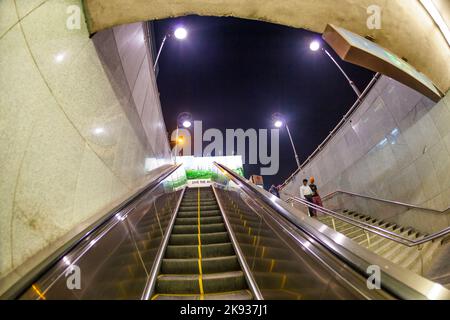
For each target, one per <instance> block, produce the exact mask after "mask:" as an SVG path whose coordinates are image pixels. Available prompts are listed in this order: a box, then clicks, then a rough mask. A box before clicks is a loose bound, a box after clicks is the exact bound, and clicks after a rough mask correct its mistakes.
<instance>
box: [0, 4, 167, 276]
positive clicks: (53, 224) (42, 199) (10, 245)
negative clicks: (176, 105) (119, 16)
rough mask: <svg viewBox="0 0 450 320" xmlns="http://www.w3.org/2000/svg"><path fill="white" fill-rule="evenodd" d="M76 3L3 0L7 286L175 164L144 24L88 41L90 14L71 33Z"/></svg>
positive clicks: (1, 178)
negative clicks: (11, 277) (155, 171)
mask: <svg viewBox="0 0 450 320" xmlns="http://www.w3.org/2000/svg"><path fill="white" fill-rule="evenodd" d="M70 5H77V6H79V7H80V8H81V6H82V3H81V1H73V0H67V1H66V0H48V1H31V0H27V1H12V0H2V1H0V57H1V58H0V278H1V277H3V278H4V279H5V277H4V276H5V275H8V274H10V272H11V271H13V270H16V268H17V267H19V266H21V265H22V264H23V263H24V262H26V261H28V260H29V259H30V258H31V257H34V256H35V255H36V253H39V252H42V250H45V249H46V248H49V246H52V245H54V244H55V243H57V241H59V239H61V238H62V237H64V236H65V235H67V233H69V232H71V231H73V230H74V228H76V227H77V226H80V225H81V224H82V222H83V221H86V220H88V219H91V218H92V217H95V216H96V215H99V214H103V213H104V212H105V211H106V210H108V209H110V208H111V207H112V206H113V205H114V204H116V203H117V202H118V201H121V200H123V199H124V198H126V197H127V196H128V195H129V194H130V193H133V192H135V191H136V190H137V189H138V188H140V187H141V186H142V185H143V184H144V183H146V182H147V180H148V172H147V171H148V169H151V167H150V168H148V167H147V168H146V163H147V165H148V164H149V163H150V164H152V167H156V166H158V165H161V164H163V163H167V162H169V161H171V158H170V154H169V145H168V140H167V133H166V129H165V125H164V121H163V118H162V114H161V110H160V104H159V97H158V92H157V89H156V84H155V77H154V74H153V71H152V68H151V60H150V59H149V53H148V52H147V49H146V48H147V47H146V45H145V39H144V30H143V29H142V24H141V23H138V24H135V25H132V26H127V27H120V28H115V29H114V30H112V29H110V30H105V31H102V32H99V33H97V34H96V35H95V36H93V38H90V37H89V32H88V30H87V26H86V24H85V22H84V21H85V18H84V16H82V17H81V29H75V30H70V29H68V28H67V26H66V22H67V18H68V17H69V15H68V14H67V8H68V7H69V6H70ZM149 159H150V160H151V161H148V160H149ZM6 278H8V277H6Z"/></svg>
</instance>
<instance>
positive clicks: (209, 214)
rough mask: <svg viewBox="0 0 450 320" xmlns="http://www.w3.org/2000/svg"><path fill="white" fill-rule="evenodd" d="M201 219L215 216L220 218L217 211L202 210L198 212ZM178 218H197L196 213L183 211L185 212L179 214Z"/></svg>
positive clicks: (195, 211) (194, 211)
mask: <svg viewBox="0 0 450 320" xmlns="http://www.w3.org/2000/svg"><path fill="white" fill-rule="evenodd" d="M200 216H201V217H215V216H222V215H221V213H220V211H219V210H202V211H201V212H200ZM177 217H178V218H196V217H198V211H197V210H193V211H185V212H179V213H178V216H177Z"/></svg>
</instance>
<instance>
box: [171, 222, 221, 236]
mask: <svg viewBox="0 0 450 320" xmlns="http://www.w3.org/2000/svg"><path fill="white" fill-rule="evenodd" d="M224 231H226V229H225V224H224V223H214V224H206V225H200V233H217V232H224ZM172 233H173V234H192V233H198V226H197V225H175V226H173V229H172Z"/></svg>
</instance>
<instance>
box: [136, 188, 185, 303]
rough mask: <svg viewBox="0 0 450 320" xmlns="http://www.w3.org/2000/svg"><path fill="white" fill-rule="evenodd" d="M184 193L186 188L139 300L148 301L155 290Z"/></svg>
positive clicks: (179, 199)
mask: <svg viewBox="0 0 450 320" xmlns="http://www.w3.org/2000/svg"><path fill="white" fill-rule="evenodd" d="M185 192H186V188H184V189H183V190H182V192H181V194H180V197H179V198H178V200H177V204H176V207H175V210H174V212H173V214H172V217H171V219H170V222H169V223H168V226H167V229H166V231H165V233H164V238H163V241H162V242H161V245H160V247H159V249H158V253H157V255H156V258H155V260H154V263H153V266H152V268H151V271H150V274H149V275H148V279H147V281H146V285H145V288H144V291H143V293H142V296H141V300H149V299H150V297H151V296H152V293H153V291H154V289H155V284H156V277H157V276H158V274H159V270H160V269H161V262H162V258H163V257H164V254H165V252H166V248H167V244H168V242H169V237H170V235H171V234H172V229H173V225H174V223H175V219H176V217H177V214H178V210H179V208H180V204H181V201H182V200H183V197H184V193H185Z"/></svg>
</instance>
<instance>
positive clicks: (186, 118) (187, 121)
mask: <svg viewBox="0 0 450 320" xmlns="http://www.w3.org/2000/svg"><path fill="white" fill-rule="evenodd" d="M180 126H182V127H184V128H185V129H188V128H190V127H191V126H192V114H190V113H189V112H182V113H180V114H179V115H178V117H177V137H176V139H175V163H177V154H178V145H179V144H180V145H183V144H184V137H183V136H179V135H178V133H179V128H180Z"/></svg>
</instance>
